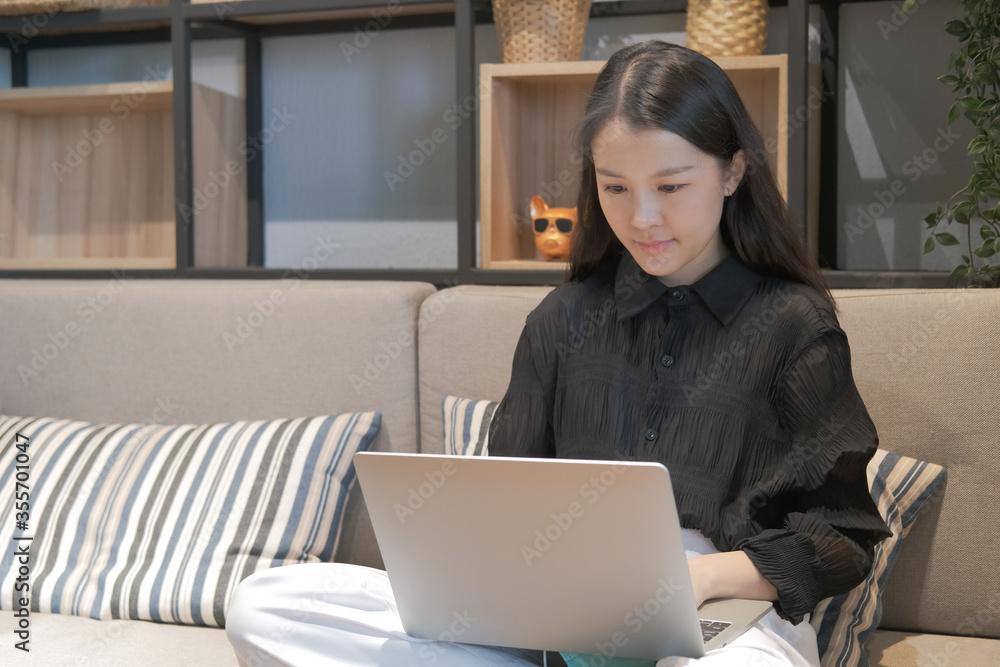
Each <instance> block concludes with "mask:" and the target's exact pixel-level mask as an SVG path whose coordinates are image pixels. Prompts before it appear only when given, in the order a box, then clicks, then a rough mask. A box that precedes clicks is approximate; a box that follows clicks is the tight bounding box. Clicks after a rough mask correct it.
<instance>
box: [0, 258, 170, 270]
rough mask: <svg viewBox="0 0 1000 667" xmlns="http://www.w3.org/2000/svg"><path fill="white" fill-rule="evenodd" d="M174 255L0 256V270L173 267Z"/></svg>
mask: <svg viewBox="0 0 1000 667" xmlns="http://www.w3.org/2000/svg"><path fill="white" fill-rule="evenodd" d="M174 268H177V258H176V257H0V270H15V271H23V270H41V271H45V270H52V271H69V270H81V269H82V270H91V269H137V270H139V269H142V270H147V269H174Z"/></svg>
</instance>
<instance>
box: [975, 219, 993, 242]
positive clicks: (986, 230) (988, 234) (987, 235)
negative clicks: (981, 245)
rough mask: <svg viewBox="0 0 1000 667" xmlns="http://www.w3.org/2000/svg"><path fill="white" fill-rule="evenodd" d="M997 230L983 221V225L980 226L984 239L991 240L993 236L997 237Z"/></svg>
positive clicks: (980, 232) (980, 233)
mask: <svg viewBox="0 0 1000 667" xmlns="http://www.w3.org/2000/svg"><path fill="white" fill-rule="evenodd" d="M996 235H997V232H996V230H995V229H993V228H992V227H991V226H989V225H987V224H985V223H983V226H982V227H980V228H979V236H981V237H982V238H983V240H984V241H989V240H990V239H992V238H996Z"/></svg>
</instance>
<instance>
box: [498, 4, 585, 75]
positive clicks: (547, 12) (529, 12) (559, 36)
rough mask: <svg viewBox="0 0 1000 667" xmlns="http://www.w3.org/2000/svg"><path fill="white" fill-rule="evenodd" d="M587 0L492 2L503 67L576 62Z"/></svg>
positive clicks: (581, 39) (579, 54)
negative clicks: (515, 64)
mask: <svg viewBox="0 0 1000 667" xmlns="http://www.w3.org/2000/svg"><path fill="white" fill-rule="evenodd" d="M589 18H590V0H493V20H494V22H495V23H496V26H497V35H498V37H499V38H500V45H501V46H502V47H503V61H504V62H505V63H543V62H556V61H563V60H579V59H580V56H581V55H582V54H583V33H584V31H585V30H586V28H587V20H588V19H589Z"/></svg>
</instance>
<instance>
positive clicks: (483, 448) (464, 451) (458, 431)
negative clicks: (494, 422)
mask: <svg viewBox="0 0 1000 667" xmlns="http://www.w3.org/2000/svg"><path fill="white" fill-rule="evenodd" d="M497 405H499V403H498V402H497V401H484V400H477V399H472V398H459V397H458V396H445V397H444V399H443V400H442V401H441V409H442V411H443V413H444V414H443V415H442V416H443V418H444V451H445V453H446V454H451V455H452V456H486V455H487V453H488V452H489V434H490V433H489V431H490V420H491V419H493V413H494V412H496V409H497Z"/></svg>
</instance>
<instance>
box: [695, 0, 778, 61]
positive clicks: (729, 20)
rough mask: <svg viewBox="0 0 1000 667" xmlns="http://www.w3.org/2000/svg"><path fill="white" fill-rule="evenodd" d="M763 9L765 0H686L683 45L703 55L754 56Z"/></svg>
mask: <svg viewBox="0 0 1000 667" xmlns="http://www.w3.org/2000/svg"><path fill="white" fill-rule="evenodd" d="M767 10H768V6H767V0H688V10H687V45H688V47H690V48H692V49H694V50H695V51H698V52H699V53H702V54H704V55H706V56H758V55H760V54H761V53H762V52H763V51H764V43H765V42H767Z"/></svg>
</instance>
